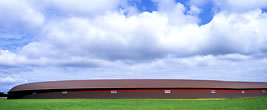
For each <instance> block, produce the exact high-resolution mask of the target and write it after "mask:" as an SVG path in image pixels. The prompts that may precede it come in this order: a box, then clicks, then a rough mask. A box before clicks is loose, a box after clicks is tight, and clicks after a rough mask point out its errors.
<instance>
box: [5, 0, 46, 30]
mask: <svg viewBox="0 0 267 110" xmlns="http://www.w3.org/2000/svg"><path fill="white" fill-rule="evenodd" d="M0 16H1V18H0V25H1V28H6V29H8V30H16V29H18V28H17V26H20V27H21V28H20V29H18V30H23V31H25V29H26V31H29V30H32V29H34V28H39V27H40V26H41V25H42V24H43V23H44V21H45V17H44V15H43V14H42V13H40V12H39V11H37V10H35V9H34V8H32V7H31V6H30V5H29V4H27V3H25V2H24V1H23V0H0Z"/></svg>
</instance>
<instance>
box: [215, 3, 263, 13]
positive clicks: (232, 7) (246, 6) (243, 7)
mask: <svg viewBox="0 0 267 110" xmlns="http://www.w3.org/2000/svg"><path fill="white" fill-rule="evenodd" d="M213 2H214V3H215V5H217V6H219V7H221V8H222V9H223V10H228V11H237V12H246V11H249V10H254V9H259V8H266V7H267V0H213Z"/></svg>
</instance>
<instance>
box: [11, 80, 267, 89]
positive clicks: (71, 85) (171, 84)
mask: <svg viewBox="0 0 267 110" xmlns="http://www.w3.org/2000/svg"><path fill="white" fill-rule="evenodd" d="M123 88H128V89H129V88H214V89H215V88H216V89H219V88H223V89H227V88H229V89H263V88H265V89H266V88H267V82H235V81H214V80H177V79H118V80H115V79H112V80H69V81H49V82H38V83H28V84H22V85H18V86H16V87H14V88H12V89H11V90H10V91H9V92H14V91H25V90H53V89H123Z"/></svg>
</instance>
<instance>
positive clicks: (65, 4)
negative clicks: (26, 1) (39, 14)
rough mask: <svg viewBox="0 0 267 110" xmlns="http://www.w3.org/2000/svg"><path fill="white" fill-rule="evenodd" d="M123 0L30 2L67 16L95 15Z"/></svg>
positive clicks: (114, 7) (115, 6) (107, 10)
mask: <svg viewBox="0 0 267 110" xmlns="http://www.w3.org/2000/svg"><path fill="white" fill-rule="evenodd" d="M122 1H124V0H45V1H39V0H31V4H33V5H36V6H39V7H37V8H40V9H41V10H43V11H45V12H47V13H50V11H49V10H51V9H52V10H53V11H58V13H60V14H61V15H62V14H65V15H68V16H78V15H82V16H95V15H98V14H103V13H106V12H109V11H113V10H116V9H117V7H118V6H119V5H120V2H122Z"/></svg>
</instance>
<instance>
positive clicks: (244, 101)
mask: <svg viewBox="0 0 267 110" xmlns="http://www.w3.org/2000/svg"><path fill="white" fill-rule="evenodd" d="M0 110H267V97H256V98H237V99H223V98H222V99H220V98H219V99H218V98H216V99H13V100H12V99H8V100H7V99H1V100H0Z"/></svg>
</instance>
